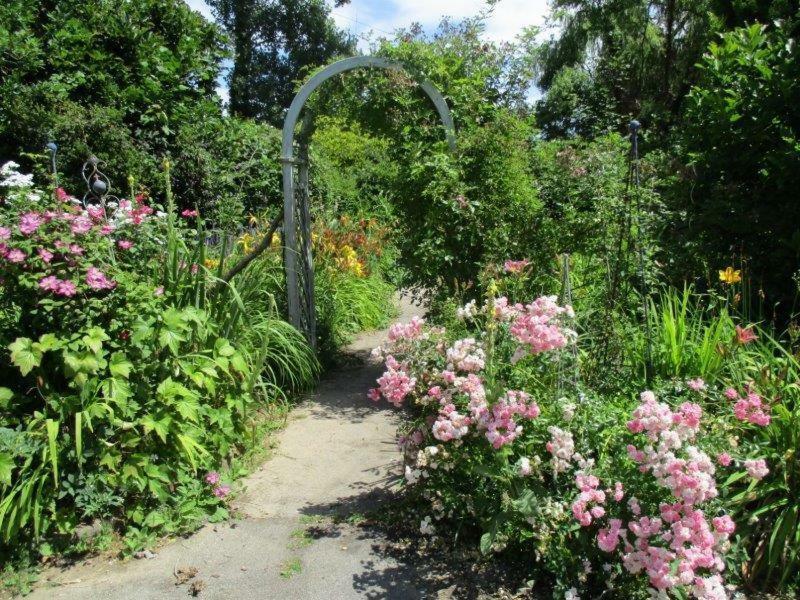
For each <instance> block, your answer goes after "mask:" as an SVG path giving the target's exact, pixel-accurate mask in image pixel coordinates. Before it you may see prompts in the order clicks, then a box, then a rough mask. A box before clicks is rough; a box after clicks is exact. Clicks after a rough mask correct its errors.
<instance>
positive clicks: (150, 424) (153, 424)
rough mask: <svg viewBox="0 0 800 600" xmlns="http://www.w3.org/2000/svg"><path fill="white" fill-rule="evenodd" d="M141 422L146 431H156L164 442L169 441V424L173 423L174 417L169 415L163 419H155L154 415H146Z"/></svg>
mask: <svg viewBox="0 0 800 600" xmlns="http://www.w3.org/2000/svg"><path fill="white" fill-rule="evenodd" d="M139 423H140V424H141V425H142V427H144V432H145V433H150V432H151V431H155V432H156V435H157V436H158V437H159V438H160V439H161V441H162V442H166V441H167V434H168V433H169V426H170V424H171V423H172V418H171V417H170V416H169V415H166V416H164V417H162V418H161V419H155V418H154V417H153V416H152V415H145V416H144V417H142V418H141V419H140V420H139Z"/></svg>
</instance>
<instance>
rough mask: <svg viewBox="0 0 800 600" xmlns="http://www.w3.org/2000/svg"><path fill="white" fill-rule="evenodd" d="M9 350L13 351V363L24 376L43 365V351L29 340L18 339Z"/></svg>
mask: <svg viewBox="0 0 800 600" xmlns="http://www.w3.org/2000/svg"><path fill="white" fill-rule="evenodd" d="M8 349H9V350H11V363H12V364H13V365H14V366H15V367H19V371H20V373H22V374H23V375H27V374H28V373H30V372H31V371H32V370H33V368H34V367H38V366H39V365H40V364H42V351H41V350H40V349H39V348H38V347H36V346H34V344H33V342H32V341H31V340H30V339H29V338H24V337H21V338H17V339H16V340H14V342H13V343H12V344H11V345H9V347H8Z"/></svg>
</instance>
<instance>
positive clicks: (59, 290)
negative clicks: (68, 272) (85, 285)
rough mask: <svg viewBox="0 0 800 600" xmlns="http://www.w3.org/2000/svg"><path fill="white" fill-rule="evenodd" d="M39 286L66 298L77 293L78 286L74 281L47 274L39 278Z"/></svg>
mask: <svg viewBox="0 0 800 600" xmlns="http://www.w3.org/2000/svg"><path fill="white" fill-rule="evenodd" d="M39 287H40V288H41V289H43V290H45V291H48V292H53V293H54V294H56V295H58V296H66V297H68V298H70V297H72V296H74V295H75V294H77V293H78V288H77V287H76V286H75V284H74V283H72V282H71V281H68V280H66V279H59V278H58V277H56V276H54V275H48V276H47V277H43V278H42V279H40V280H39Z"/></svg>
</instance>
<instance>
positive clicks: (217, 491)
mask: <svg viewBox="0 0 800 600" xmlns="http://www.w3.org/2000/svg"><path fill="white" fill-rule="evenodd" d="M230 493H231V488H230V487H229V486H227V485H220V486H218V487H215V488H214V495H215V496H216V497H217V498H220V499H222V498H225V496H227V495H228V494H230Z"/></svg>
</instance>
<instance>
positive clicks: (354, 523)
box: [301, 477, 546, 600]
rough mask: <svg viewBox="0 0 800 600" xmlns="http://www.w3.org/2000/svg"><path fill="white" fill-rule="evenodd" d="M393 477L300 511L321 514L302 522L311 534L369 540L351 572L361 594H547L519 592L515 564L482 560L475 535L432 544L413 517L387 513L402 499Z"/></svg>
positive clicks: (462, 597) (440, 599)
mask: <svg viewBox="0 0 800 600" xmlns="http://www.w3.org/2000/svg"><path fill="white" fill-rule="evenodd" d="M397 479H398V478H394V477H387V478H385V482H382V483H385V485H378V486H375V485H374V484H372V485H370V486H364V491H362V492H360V493H357V494H353V495H351V496H348V497H344V498H339V499H337V500H336V501H334V502H328V503H322V504H315V505H309V506H307V507H305V508H304V509H303V510H302V511H301V512H302V513H303V514H305V515H308V516H313V517H317V518H320V519H319V521H317V522H316V523H314V524H313V525H311V526H309V527H307V528H306V533H307V535H309V536H310V537H311V538H313V539H317V540H319V539H326V538H332V539H337V538H341V537H344V536H348V537H351V538H352V537H355V538H356V539H358V540H362V541H368V542H371V543H370V551H369V558H365V559H362V560H361V569H360V571H359V572H356V573H353V575H352V582H353V590H354V591H355V592H357V593H358V594H359V595H360V596H362V597H364V598H368V599H372V600H378V599H389V600H395V599H396V600H401V599H402V600H412V599H418V598H419V599H434V600H445V599H451V598H452V599H459V600H478V599H481V598H488V597H491V598H509V599H510V598H531V599H536V598H545V597H546V596H544V595H541V596H540V595H534V594H532V593H528V592H525V593H523V594H521V595H520V594H519V590H520V589H521V588H522V587H523V586H524V585H525V577H524V571H523V570H521V569H520V566H519V564H517V565H511V564H508V563H505V562H504V561H502V560H486V559H485V558H484V557H482V556H481V555H480V553H479V552H478V551H477V542H476V540H470V541H469V542H468V543H466V544H463V545H461V546H458V547H455V546H453V545H451V544H448V543H445V542H444V541H443V540H439V541H438V542H436V543H434V544H431V543H430V542H429V540H428V539H427V538H425V537H423V536H421V535H420V534H419V532H418V530H417V525H418V524H417V523H416V522H414V523H412V522H411V521H410V520H409V519H407V518H406V519H405V520H403V519H398V518H397V515H396V514H395V515H394V518H387V517H388V514H387V513H389V512H390V511H389V510H387V508H388V507H396V506H398V505H400V504H402V503H403V496H402V493H401V491H400V490H399V487H398V486H397V485H396V484H397ZM391 512H395V511H391ZM321 517H326V518H325V519H321ZM448 535H451V534H448ZM473 542H475V543H473Z"/></svg>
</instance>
